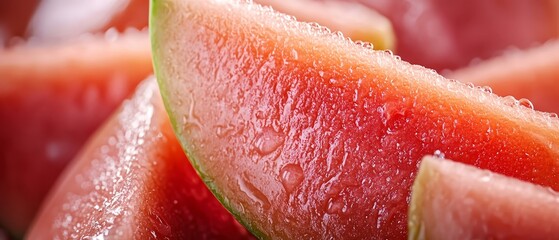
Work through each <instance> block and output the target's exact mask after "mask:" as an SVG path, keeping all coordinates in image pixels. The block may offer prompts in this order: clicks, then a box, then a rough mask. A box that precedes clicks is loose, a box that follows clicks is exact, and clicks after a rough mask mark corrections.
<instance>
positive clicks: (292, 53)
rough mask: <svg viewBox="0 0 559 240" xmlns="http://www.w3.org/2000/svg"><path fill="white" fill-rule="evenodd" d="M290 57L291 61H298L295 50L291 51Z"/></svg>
mask: <svg viewBox="0 0 559 240" xmlns="http://www.w3.org/2000/svg"><path fill="white" fill-rule="evenodd" d="M291 57H292V58H293V60H298V59H299V53H298V52H297V50H295V49H292V50H291Z"/></svg>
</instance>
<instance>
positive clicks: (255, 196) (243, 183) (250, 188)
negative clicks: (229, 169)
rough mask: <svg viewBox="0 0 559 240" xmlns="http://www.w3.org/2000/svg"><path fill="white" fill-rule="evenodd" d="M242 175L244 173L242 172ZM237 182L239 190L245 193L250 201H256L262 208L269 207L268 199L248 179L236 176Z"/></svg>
mask: <svg viewBox="0 0 559 240" xmlns="http://www.w3.org/2000/svg"><path fill="white" fill-rule="evenodd" d="M243 175H244V174H243ZM237 184H238V185H239V188H240V190H241V191H242V192H243V193H245V194H246V195H247V196H248V197H249V198H250V199H251V200H252V201H254V202H257V203H258V204H260V206H261V207H262V208H263V209H268V208H270V201H269V200H268V198H267V197H266V195H264V193H262V191H260V190H259V189H258V188H256V187H255V186H254V185H252V183H250V181H249V180H247V179H246V177H245V176H241V177H239V178H237Z"/></svg>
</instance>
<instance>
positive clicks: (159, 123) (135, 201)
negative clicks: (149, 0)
mask: <svg viewBox="0 0 559 240" xmlns="http://www.w3.org/2000/svg"><path fill="white" fill-rule="evenodd" d="M27 237H28V238H29V239H39V238H41V239H69V238H78V237H79V238H88V237H90V238H95V239H101V238H109V239H132V238H136V239H151V238H153V239H252V238H253V237H251V235H250V234H249V233H248V232H247V231H246V230H245V229H244V228H242V226H241V225H240V224H238V223H237V222H236V221H235V220H234V218H233V217H232V216H231V214H230V213H228V212H227V211H226V210H225V208H223V206H221V204H220V203H219V202H218V201H217V200H216V199H215V198H214V196H213V195H212V194H211V193H210V191H209V190H208V189H207V188H206V186H205V185H204V183H203V182H202V180H201V179H200V177H198V175H196V172H195V171H194V169H193V168H192V167H191V165H190V164H189V163H188V159H187V158H186V156H185V155H184V153H183V151H182V149H181V147H180V144H179V143H178V141H177V140H176V138H175V136H174V135H173V132H172V129H171V124H170V122H169V119H168V117H167V114H166V113H165V111H164V108H163V105H162V103H161V97H160V95H159V90H158V88H157V84H156V83H155V80H154V79H153V78H152V79H150V80H147V81H146V82H144V83H142V84H141V85H140V86H139V87H138V90H137V92H136V93H135V94H134V96H133V97H132V98H131V99H130V100H127V101H125V102H124V103H123V105H122V107H121V108H120V109H119V110H118V111H117V113H116V114H115V115H114V116H113V117H112V118H110V120H109V121H108V122H107V123H106V124H105V125H104V126H103V127H102V128H101V129H100V130H99V131H98V132H97V133H96V134H95V137H94V138H93V139H92V140H91V141H90V142H89V143H88V144H87V145H86V147H85V148H84V149H83V150H82V152H81V153H80V155H79V157H78V158H76V159H75V161H74V162H72V165H71V166H70V167H69V168H68V169H67V171H65V174H64V175H63V176H62V178H61V179H60V181H59V182H58V184H57V185H56V187H55V188H54V190H53V191H52V194H51V196H50V198H49V199H48V200H47V201H46V203H45V204H44V205H43V208H42V211H41V213H40V214H39V215H38V218H37V219H36V220H35V223H34V225H33V227H32V228H31V230H30V232H29V234H28V235H27Z"/></svg>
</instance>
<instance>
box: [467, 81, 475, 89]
mask: <svg viewBox="0 0 559 240" xmlns="http://www.w3.org/2000/svg"><path fill="white" fill-rule="evenodd" d="M466 86H468V87H469V88H475V87H476V86H475V85H474V84H473V83H471V82H469V83H466Z"/></svg>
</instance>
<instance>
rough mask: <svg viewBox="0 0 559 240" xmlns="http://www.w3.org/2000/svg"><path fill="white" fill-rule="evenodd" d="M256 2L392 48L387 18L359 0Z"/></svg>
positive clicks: (353, 36) (357, 39) (392, 36)
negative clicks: (355, 1) (348, 0)
mask: <svg viewBox="0 0 559 240" xmlns="http://www.w3.org/2000/svg"><path fill="white" fill-rule="evenodd" d="M255 2H257V3H260V4H262V5H269V6H272V7H273V8H274V9H275V10H277V11H279V12H283V13H286V14H289V15H293V16H295V17H297V20H299V21H304V22H317V23H319V24H320V25H323V26H325V27H328V28H329V29H331V30H333V31H340V32H342V33H344V34H345V35H346V36H348V37H350V38H351V39H353V40H355V41H364V42H370V43H372V44H373V45H374V47H375V49H392V50H394V47H395V44H396V41H395V37H394V32H393V30H392V24H390V21H389V20H388V19H386V18H385V17H384V16H382V15H380V14H379V13H377V12H376V11H374V10H373V9H370V8H367V7H365V6H363V5H361V4H356V3H349V2H342V1H326V2H319V1H315V0H256V1H255Z"/></svg>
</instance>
